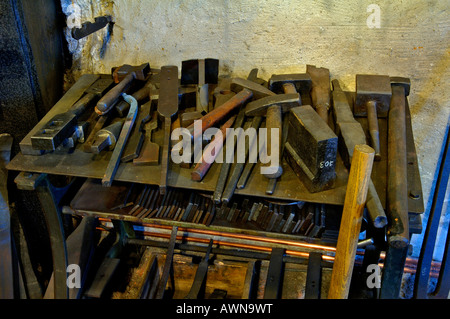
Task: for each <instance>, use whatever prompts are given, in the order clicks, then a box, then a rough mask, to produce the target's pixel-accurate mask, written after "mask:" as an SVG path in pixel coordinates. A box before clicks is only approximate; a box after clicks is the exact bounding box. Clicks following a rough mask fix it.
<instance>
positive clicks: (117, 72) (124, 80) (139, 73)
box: [95, 63, 150, 115]
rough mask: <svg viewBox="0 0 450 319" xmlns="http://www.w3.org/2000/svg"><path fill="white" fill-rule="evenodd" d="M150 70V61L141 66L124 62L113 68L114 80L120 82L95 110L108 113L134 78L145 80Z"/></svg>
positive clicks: (100, 113)
mask: <svg viewBox="0 0 450 319" xmlns="http://www.w3.org/2000/svg"><path fill="white" fill-rule="evenodd" d="M149 72H150V64H149V63H144V64H141V65H139V66H131V65H129V64H124V65H122V66H121V67H118V68H113V69H112V76H113V79H114V82H115V83H118V84H117V85H116V86H115V87H113V88H112V89H111V90H109V92H108V93H106V94H105V95H104V96H103V97H102V98H101V99H100V100H99V101H98V102H97V106H96V107H95V112H96V113H97V114H99V115H104V114H106V113H108V112H109V111H110V110H111V108H112V107H113V106H114V104H115V103H116V102H117V100H118V98H119V96H120V94H121V93H122V92H124V91H126V90H127V89H128V88H129V86H130V85H131V83H132V82H133V80H135V79H137V80H141V81H144V80H145V79H146V77H147V75H148V73H149Z"/></svg>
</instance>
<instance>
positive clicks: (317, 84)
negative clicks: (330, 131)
mask: <svg viewBox="0 0 450 319" xmlns="http://www.w3.org/2000/svg"><path fill="white" fill-rule="evenodd" d="M306 73H308V74H309V75H310V76H311V82H312V87H311V100H312V106H313V107H314V109H315V110H316V112H317V113H318V114H319V116H320V117H321V118H322V119H323V120H324V121H325V123H327V124H328V110H329V109H330V106H331V85H330V70H329V69H327V68H317V67H315V66H314V65H307V66H306Z"/></svg>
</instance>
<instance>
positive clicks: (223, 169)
mask: <svg viewBox="0 0 450 319" xmlns="http://www.w3.org/2000/svg"><path fill="white" fill-rule="evenodd" d="M244 119H245V109H244V107H241V109H240V110H239V113H238V115H237V117H236V120H235V122H234V125H233V128H234V129H237V128H240V127H242V124H243V123H244ZM223 150H224V154H225V150H226V145H224V147H223ZM230 151H231V150H229V151H228V152H230ZM230 168H231V163H229V162H227V161H224V162H223V163H222V164H221V166H220V172H219V177H218V178H217V184H216V187H215V189H214V194H213V201H214V203H216V204H220V202H221V200H222V193H223V190H224V188H225V184H226V182H227V178H228V174H229V172H230Z"/></svg>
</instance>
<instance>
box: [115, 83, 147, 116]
mask: <svg viewBox="0 0 450 319" xmlns="http://www.w3.org/2000/svg"><path fill="white" fill-rule="evenodd" d="M152 85H153V84H152V83H151V82H150V80H148V81H147V83H146V84H145V85H144V86H143V87H142V88H140V89H139V90H137V91H136V92H134V93H133V94H131V96H132V97H134V98H135V99H136V101H137V102H138V104H141V103H144V102H147V100H148V99H149V97H150V87H151V86H152ZM129 108H130V104H128V103H127V102H126V101H124V100H122V101H120V102H118V103H117V104H116V105H115V109H116V111H117V114H118V115H119V117H125V116H126V115H127V112H128V109H129Z"/></svg>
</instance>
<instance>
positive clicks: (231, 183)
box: [221, 116, 263, 203]
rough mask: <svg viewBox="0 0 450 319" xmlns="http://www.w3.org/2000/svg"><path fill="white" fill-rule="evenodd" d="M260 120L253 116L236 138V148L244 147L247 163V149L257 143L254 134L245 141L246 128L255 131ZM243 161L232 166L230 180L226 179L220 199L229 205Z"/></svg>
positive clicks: (242, 167) (259, 117)
mask: <svg viewBox="0 0 450 319" xmlns="http://www.w3.org/2000/svg"><path fill="white" fill-rule="evenodd" d="M262 119H263V118H262V116H255V117H254V118H253V119H252V120H251V121H248V122H246V124H245V125H244V132H242V134H239V136H238V140H237V143H236V144H237V147H239V145H245V155H244V159H245V161H247V158H248V157H249V149H250V148H251V145H252V144H253V143H257V141H256V134H253V135H252V136H250V138H249V139H246V134H245V131H246V130H247V128H252V129H254V130H256V131H257V130H258V128H259V126H260V125H261V122H262ZM245 161H244V162H237V163H236V164H235V165H234V167H233V172H232V173H231V175H230V178H229V179H228V182H227V184H226V186H225V189H224V191H223V194H222V197H221V201H222V202H224V203H229V202H230V201H231V198H232V197H233V194H234V191H235V190H236V185H237V183H238V180H239V178H240V176H241V174H242V170H243V169H244V166H245Z"/></svg>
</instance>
